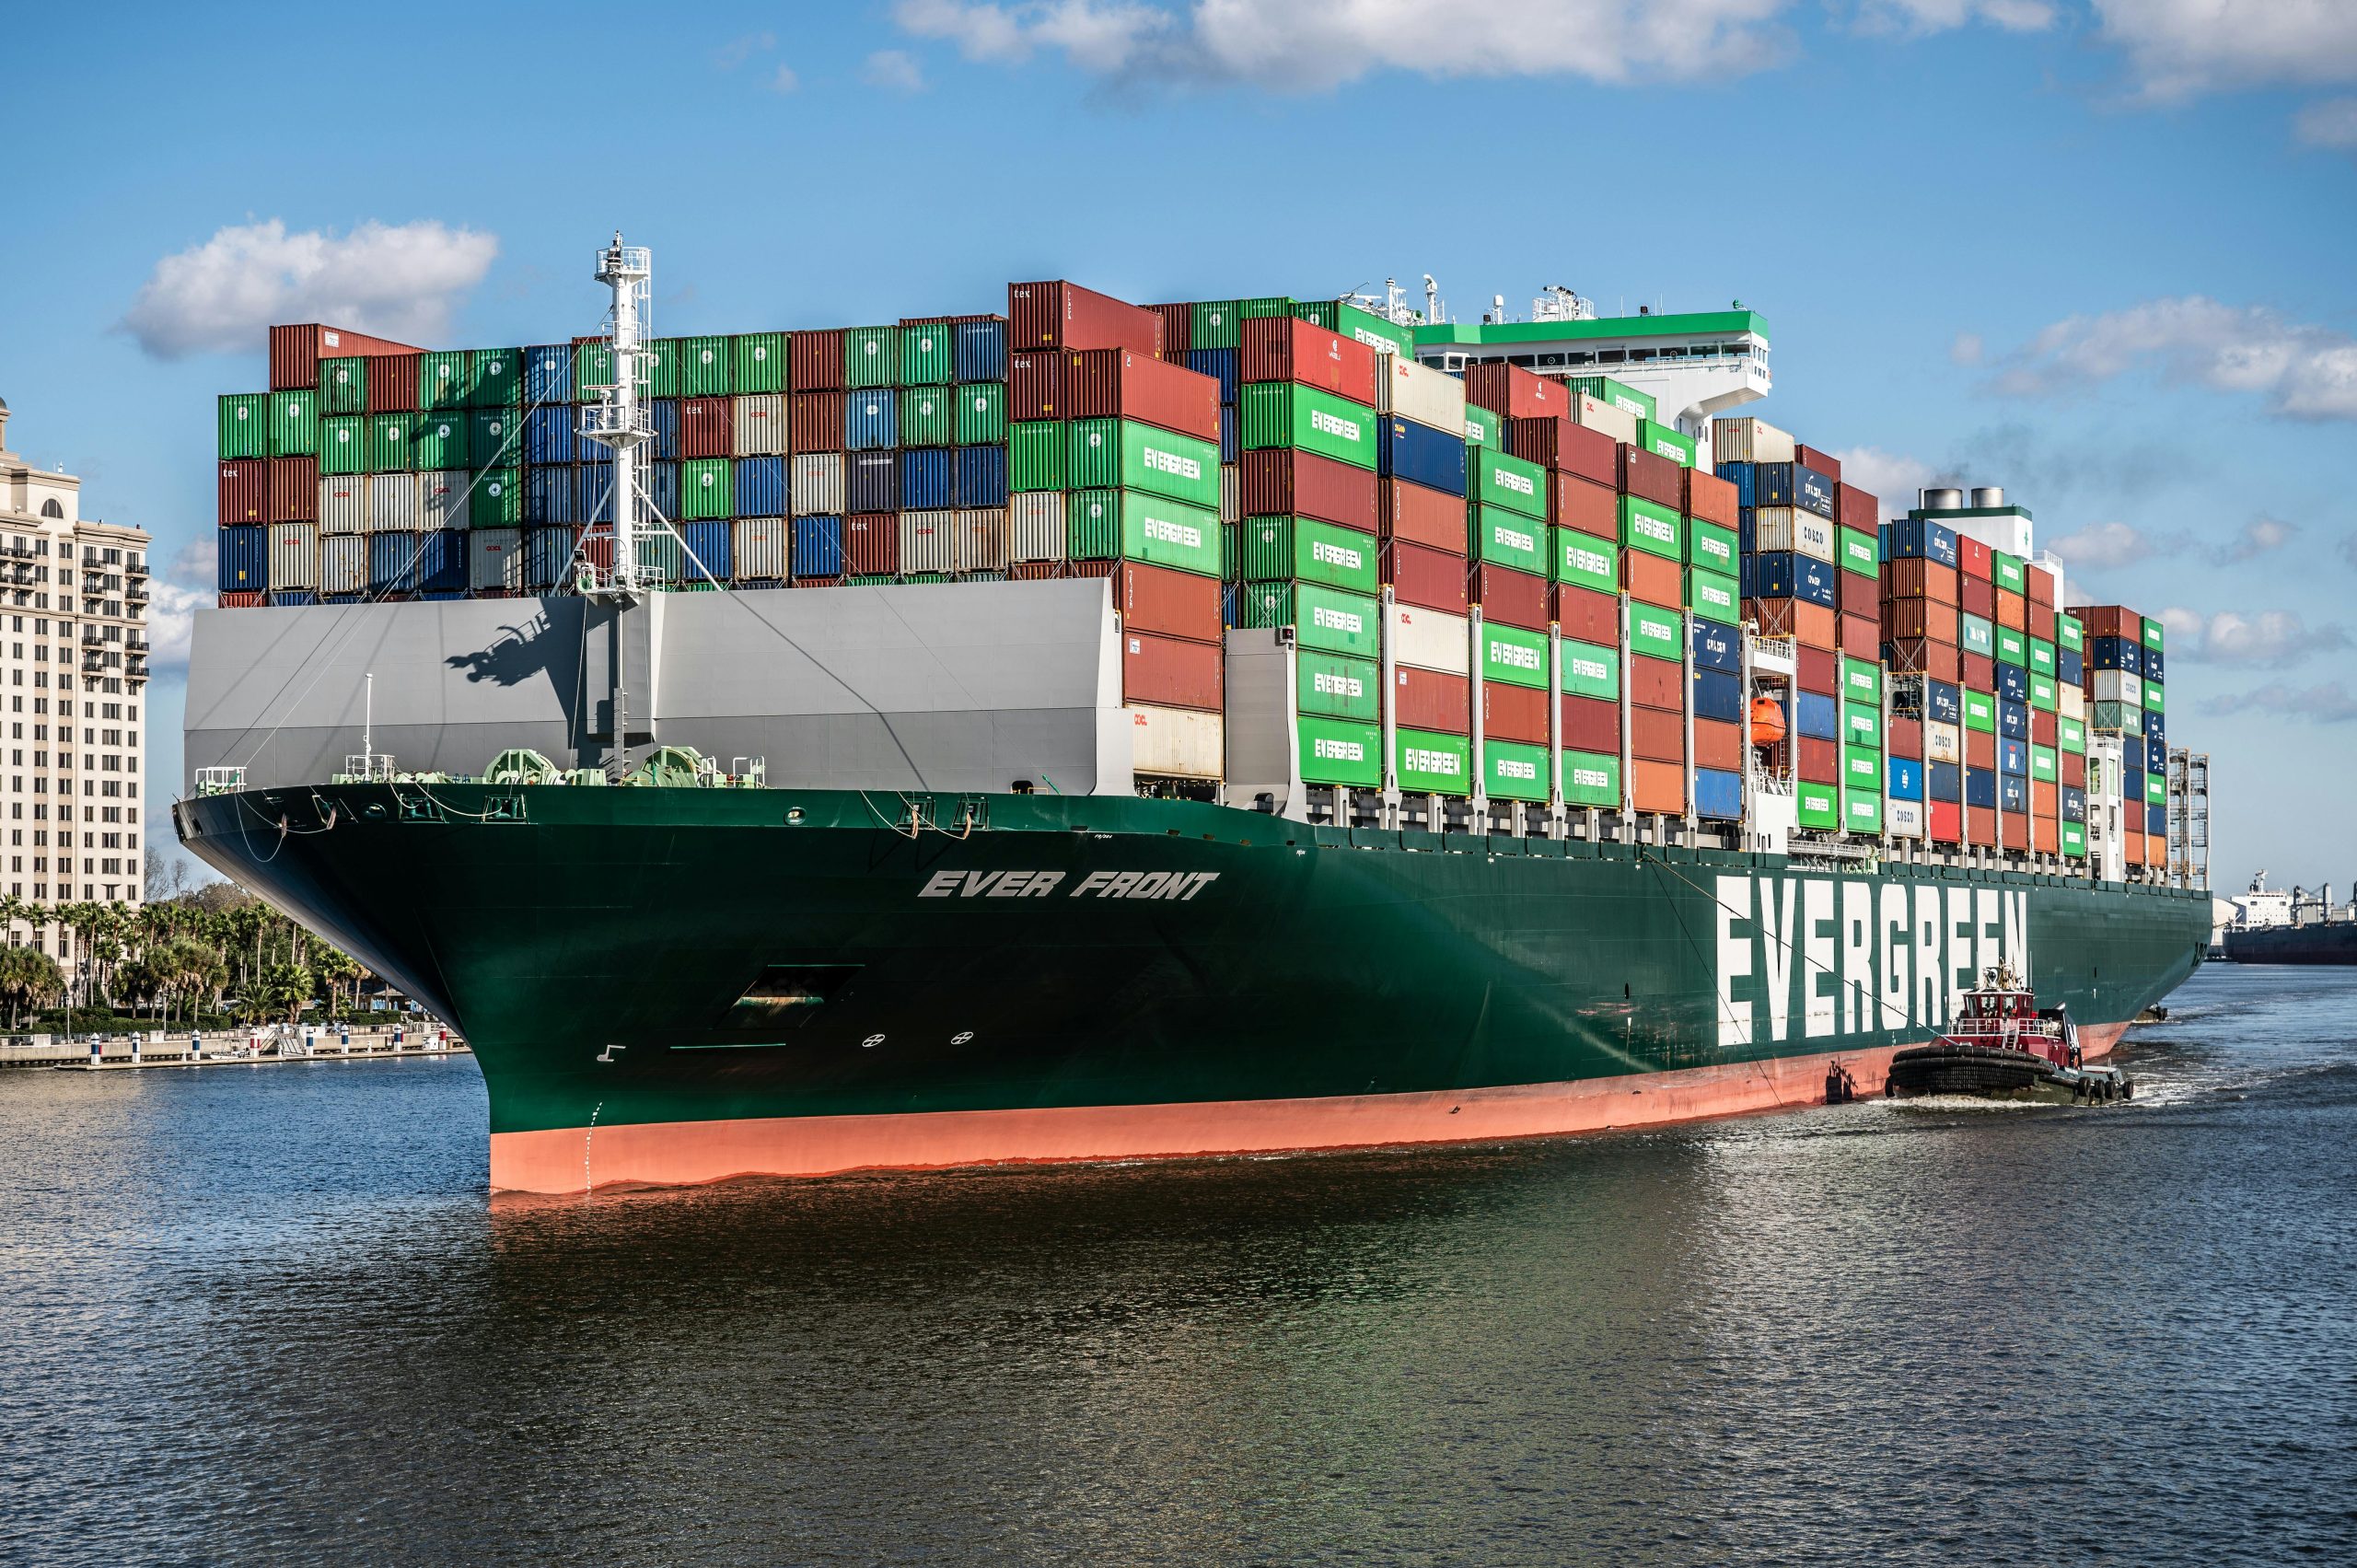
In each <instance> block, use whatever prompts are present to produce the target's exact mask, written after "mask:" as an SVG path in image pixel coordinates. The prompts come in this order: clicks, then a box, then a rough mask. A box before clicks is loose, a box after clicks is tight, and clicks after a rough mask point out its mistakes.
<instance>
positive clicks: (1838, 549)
mask: <svg viewBox="0 0 2357 1568" xmlns="http://www.w3.org/2000/svg"><path fill="white" fill-rule="evenodd" d="M1834 538H1835V550H1834V553H1835V554H1837V555H1839V556H1840V558H1841V570H1843V571H1844V572H1855V573H1856V574H1857V575H1859V576H1861V577H1879V576H1881V575H1882V541H1881V540H1878V539H1876V538H1875V536H1874V535H1872V534H1870V533H1868V532H1866V531H1865V530H1864V528H1837V529H1835V530H1834Z"/></svg>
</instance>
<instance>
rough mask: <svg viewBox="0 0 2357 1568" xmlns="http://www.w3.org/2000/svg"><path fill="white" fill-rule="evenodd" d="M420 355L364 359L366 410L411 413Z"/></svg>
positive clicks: (415, 396) (397, 355)
mask: <svg viewBox="0 0 2357 1568" xmlns="http://www.w3.org/2000/svg"><path fill="white" fill-rule="evenodd" d="M424 363H425V356H424V354H384V355H381V356H380V357H377V358H375V359H371V360H370V361H369V362H368V412H370V413H414V412H416V411H417V374H418V367H419V366H422V365H424Z"/></svg>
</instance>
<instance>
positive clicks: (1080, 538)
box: [1064, 490, 1121, 561]
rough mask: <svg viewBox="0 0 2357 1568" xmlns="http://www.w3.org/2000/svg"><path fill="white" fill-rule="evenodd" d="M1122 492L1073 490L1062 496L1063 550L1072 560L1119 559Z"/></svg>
mask: <svg viewBox="0 0 2357 1568" xmlns="http://www.w3.org/2000/svg"><path fill="white" fill-rule="evenodd" d="M1120 495H1121V493H1120V491H1118V490H1074V491H1072V492H1070V493H1069V494H1066V495H1065V496H1064V553H1065V554H1066V555H1069V556H1071V557H1072V558H1073V559H1074V561H1118V560H1120V558H1121V502H1120Z"/></svg>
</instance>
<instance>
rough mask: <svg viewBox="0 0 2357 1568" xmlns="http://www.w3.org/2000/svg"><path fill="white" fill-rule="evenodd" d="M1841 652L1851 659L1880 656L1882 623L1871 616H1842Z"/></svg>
mask: <svg viewBox="0 0 2357 1568" xmlns="http://www.w3.org/2000/svg"><path fill="white" fill-rule="evenodd" d="M1841 651H1842V652H1843V653H1845V654H1848V655H1849V656H1851V657H1852V658H1862V659H1871V658H1879V657H1880V656H1881V655H1882V622H1881V621H1878V620H1876V619H1875V618H1874V617H1873V616H1871V615H1845V616H1843V617H1842V618H1841Z"/></svg>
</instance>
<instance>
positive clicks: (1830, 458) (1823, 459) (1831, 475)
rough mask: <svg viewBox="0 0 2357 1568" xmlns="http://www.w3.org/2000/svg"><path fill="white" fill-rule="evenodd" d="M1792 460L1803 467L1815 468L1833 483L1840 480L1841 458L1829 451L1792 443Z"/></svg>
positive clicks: (1837, 482)
mask: <svg viewBox="0 0 2357 1568" xmlns="http://www.w3.org/2000/svg"><path fill="white" fill-rule="evenodd" d="M1793 460H1794V462H1797V463H1799V464H1800V465H1801V466H1802V467H1803V468H1809V469H1815V470H1817V472H1819V473H1821V474H1823V475H1824V476H1825V477H1826V478H1828V479H1829V480H1831V481H1833V482H1834V483H1836V484H1839V483H1840V482H1841V459H1839V458H1837V457H1835V456H1834V455H1833V454H1832V453H1830V452H1820V451H1818V450H1817V448H1816V447H1808V446H1804V445H1802V444H1801V443H1800V442H1798V441H1795V442H1794V443H1793Z"/></svg>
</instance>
